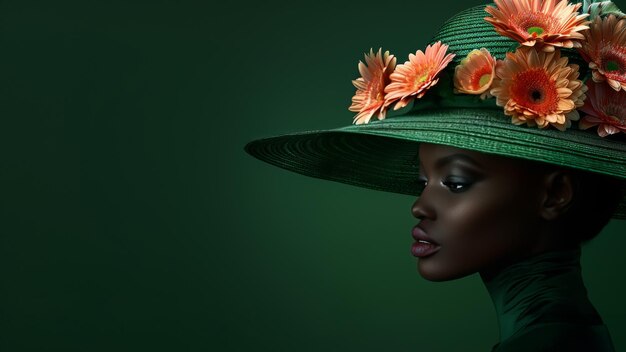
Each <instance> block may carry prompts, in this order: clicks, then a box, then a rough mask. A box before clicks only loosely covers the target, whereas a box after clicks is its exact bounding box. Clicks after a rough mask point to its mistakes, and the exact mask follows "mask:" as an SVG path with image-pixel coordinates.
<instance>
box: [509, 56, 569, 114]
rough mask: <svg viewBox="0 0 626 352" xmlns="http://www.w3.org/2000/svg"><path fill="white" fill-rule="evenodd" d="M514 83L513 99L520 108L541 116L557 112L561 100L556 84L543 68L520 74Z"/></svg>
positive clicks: (512, 87)
mask: <svg viewBox="0 0 626 352" xmlns="http://www.w3.org/2000/svg"><path fill="white" fill-rule="evenodd" d="M513 82H514V83H513V84H512V85H511V88H510V93H511V98H512V99H514V100H515V101H516V102H517V103H518V104H519V105H520V106H522V107H524V108H525V109H530V110H533V111H535V112H537V113H539V114H540V115H549V114H554V113H555V112H557V110H558V105H559V104H558V102H559V99H560V98H559V94H558V91H557V88H556V84H555V82H553V81H552V80H551V79H550V76H549V75H548V73H547V72H546V71H545V69H544V68H543V67H541V68H533V69H529V70H527V71H523V72H520V73H518V74H517V75H516V76H515V77H514V79H513Z"/></svg>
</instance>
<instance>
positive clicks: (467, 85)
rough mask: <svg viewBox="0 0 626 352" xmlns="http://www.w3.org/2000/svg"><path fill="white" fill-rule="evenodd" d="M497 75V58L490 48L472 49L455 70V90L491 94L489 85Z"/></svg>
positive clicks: (482, 94) (484, 94)
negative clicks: (490, 51)
mask: <svg viewBox="0 0 626 352" xmlns="http://www.w3.org/2000/svg"><path fill="white" fill-rule="evenodd" d="M495 75H496V58H495V57H493V56H491V54H490V53H489V50H487V49H485V48H481V49H480V50H472V51H471V52H470V53H469V54H467V57H465V58H464V59H463V60H461V62H460V63H459V65H457V67H456V68H455V70H454V92H455V93H465V94H480V97H481V98H482V99H485V98H487V97H488V96H489V87H491V83H492V82H493V78H494V76H495Z"/></svg>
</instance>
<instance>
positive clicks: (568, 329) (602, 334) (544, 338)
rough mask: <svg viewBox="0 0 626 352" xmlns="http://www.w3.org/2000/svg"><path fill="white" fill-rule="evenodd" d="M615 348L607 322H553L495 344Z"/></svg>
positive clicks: (509, 350)
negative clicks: (602, 323) (597, 323)
mask: <svg viewBox="0 0 626 352" xmlns="http://www.w3.org/2000/svg"><path fill="white" fill-rule="evenodd" d="M531 350H532V351H569V352H575V351H598V352H605V351H606V352H612V351H615V349H614V347H613V342H612V340H611V336H610V335H609V331H608V329H607V328H606V326H605V325H582V324H568V323H549V324H539V325H535V326H534V327H532V328H530V329H524V330H521V331H520V332H518V333H516V334H515V335H513V336H511V337H510V338H508V339H506V340H505V341H502V342H501V343H499V344H497V345H495V346H494V347H493V349H492V351H493V352H516V351H531Z"/></svg>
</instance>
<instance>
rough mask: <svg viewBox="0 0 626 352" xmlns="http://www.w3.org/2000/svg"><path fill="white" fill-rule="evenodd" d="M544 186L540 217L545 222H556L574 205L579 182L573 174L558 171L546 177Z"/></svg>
mask: <svg viewBox="0 0 626 352" xmlns="http://www.w3.org/2000/svg"><path fill="white" fill-rule="evenodd" d="M544 186H545V187H544V193H543V202H542V204H541V209H540V215H541V217H543V218H544V219H545V220H554V219H556V218H558V217H560V216H561V215H563V214H564V213H565V212H566V211H567V210H568V209H569V208H570V206H571V205H572V203H573V200H574V194H575V193H576V189H577V180H576V178H575V177H574V175H572V173H570V172H567V171H564V170H557V171H553V172H550V173H548V174H546V175H545V178H544Z"/></svg>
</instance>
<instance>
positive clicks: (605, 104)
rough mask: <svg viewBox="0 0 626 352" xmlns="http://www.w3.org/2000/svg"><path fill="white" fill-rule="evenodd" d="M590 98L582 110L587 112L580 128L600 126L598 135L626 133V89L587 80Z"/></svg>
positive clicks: (579, 124)
mask: <svg viewBox="0 0 626 352" xmlns="http://www.w3.org/2000/svg"><path fill="white" fill-rule="evenodd" d="M587 86H588V87H589V90H588V92H587V95H588V98H587V100H585V105H583V107H582V108H580V110H581V111H582V112H584V113H586V114H587V116H585V117H583V118H582V119H581V120H580V122H579V123H578V127H580V129H583V130H586V129H587V128H589V127H593V126H596V125H599V126H598V135H599V136H600V137H606V136H608V135H609V134H614V133H618V132H620V131H621V132H623V133H626V90H619V91H616V90H613V89H609V86H608V85H606V84H603V83H594V82H593V81H587Z"/></svg>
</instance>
